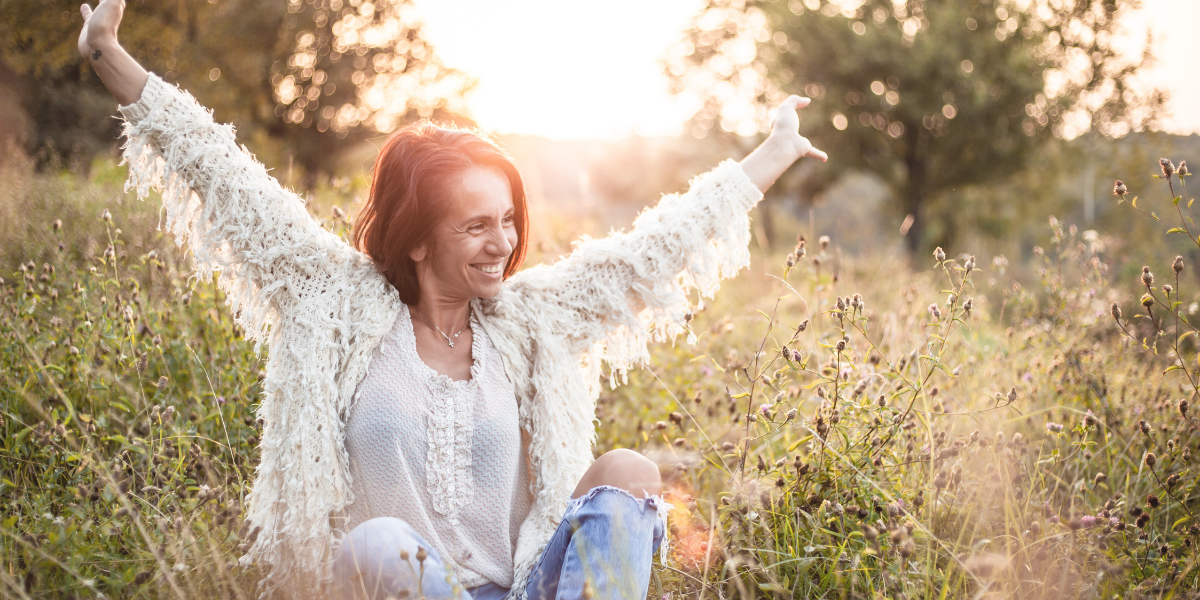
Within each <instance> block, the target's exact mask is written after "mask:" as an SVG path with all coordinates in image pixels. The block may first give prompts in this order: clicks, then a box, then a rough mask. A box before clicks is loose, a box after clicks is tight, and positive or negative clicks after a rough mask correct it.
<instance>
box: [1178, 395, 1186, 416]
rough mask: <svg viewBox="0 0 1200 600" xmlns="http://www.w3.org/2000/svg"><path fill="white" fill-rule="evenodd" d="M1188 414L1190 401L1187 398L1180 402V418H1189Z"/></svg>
mask: <svg viewBox="0 0 1200 600" xmlns="http://www.w3.org/2000/svg"><path fill="white" fill-rule="evenodd" d="M1187 413H1188V401H1187V399H1186V398H1185V399H1183V400H1180V401H1179V416H1181V417H1184V418H1187Z"/></svg>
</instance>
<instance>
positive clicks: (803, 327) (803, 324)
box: [796, 319, 808, 331]
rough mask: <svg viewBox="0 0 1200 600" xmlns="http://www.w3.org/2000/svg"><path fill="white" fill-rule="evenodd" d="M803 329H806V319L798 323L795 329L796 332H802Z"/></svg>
mask: <svg viewBox="0 0 1200 600" xmlns="http://www.w3.org/2000/svg"><path fill="white" fill-rule="evenodd" d="M805 329H808V319H805V320H803V321H800V326H799V327H797V328H796V331H804V330H805Z"/></svg>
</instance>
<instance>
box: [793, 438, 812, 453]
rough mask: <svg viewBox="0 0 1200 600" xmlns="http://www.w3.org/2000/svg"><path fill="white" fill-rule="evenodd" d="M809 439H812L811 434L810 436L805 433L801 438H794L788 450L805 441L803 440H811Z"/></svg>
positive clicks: (797, 446)
mask: <svg viewBox="0 0 1200 600" xmlns="http://www.w3.org/2000/svg"><path fill="white" fill-rule="evenodd" d="M811 439H813V436H811V435H806V436H804V437H802V438H800V439H798V440H796V441H794V442H792V445H791V446H788V452H791V451H793V450H795V449H796V448H799V447H800V444H803V443H805V442H807V441H809V440H811Z"/></svg>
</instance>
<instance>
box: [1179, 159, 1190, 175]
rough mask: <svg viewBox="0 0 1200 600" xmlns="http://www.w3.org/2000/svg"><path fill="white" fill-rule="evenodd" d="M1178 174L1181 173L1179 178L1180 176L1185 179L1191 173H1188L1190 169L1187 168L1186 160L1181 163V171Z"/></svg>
mask: <svg viewBox="0 0 1200 600" xmlns="http://www.w3.org/2000/svg"><path fill="white" fill-rule="evenodd" d="M1178 173H1179V176H1180V177H1183V176H1184V175H1189V173H1188V168H1187V161H1186V160H1181V161H1179V171H1178Z"/></svg>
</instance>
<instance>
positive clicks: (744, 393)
mask: <svg viewBox="0 0 1200 600" xmlns="http://www.w3.org/2000/svg"><path fill="white" fill-rule="evenodd" d="M749 395H750V392H742V393H740V394H734V395H732V396H730V397H729V398H730V399H731V400H737V399H738V398H745V397H746V396H749Z"/></svg>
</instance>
